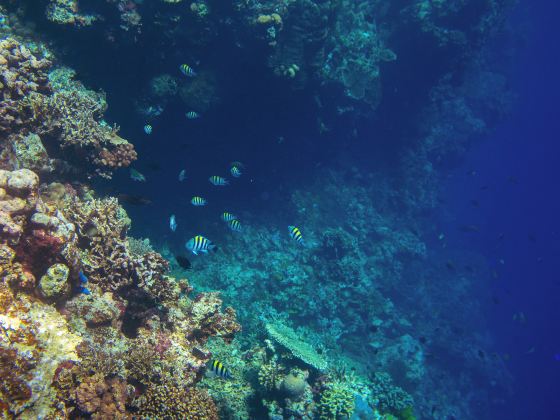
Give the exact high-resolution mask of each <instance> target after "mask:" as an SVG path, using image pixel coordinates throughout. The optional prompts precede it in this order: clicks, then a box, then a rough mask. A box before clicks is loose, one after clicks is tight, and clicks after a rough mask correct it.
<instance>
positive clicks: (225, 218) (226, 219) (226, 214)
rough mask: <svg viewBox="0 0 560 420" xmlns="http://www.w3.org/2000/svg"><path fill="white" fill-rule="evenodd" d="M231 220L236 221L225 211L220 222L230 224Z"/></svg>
mask: <svg viewBox="0 0 560 420" xmlns="http://www.w3.org/2000/svg"><path fill="white" fill-rule="evenodd" d="M233 219H236V217H235V215H233V214H231V213H228V212H227V211H224V212H223V213H222V220H223V221H224V222H231V221H232V220H233Z"/></svg>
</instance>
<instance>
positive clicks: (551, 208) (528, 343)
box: [445, 2, 560, 419]
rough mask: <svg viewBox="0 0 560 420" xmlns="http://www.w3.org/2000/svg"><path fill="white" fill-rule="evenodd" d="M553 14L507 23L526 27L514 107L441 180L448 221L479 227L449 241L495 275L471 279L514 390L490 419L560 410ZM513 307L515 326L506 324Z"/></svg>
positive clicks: (541, 7) (558, 61)
mask: <svg viewBox="0 0 560 420" xmlns="http://www.w3.org/2000/svg"><path fill="white" fill-rule="evenodd" d="M558 13H560V7H559V5H558V3H557V2H535V3H531V4H523V5H522V7H521V8H520V9H519V10H518V11H517V15H516V16H515V20H514V24H517V25H519V28H524V29H527V31H526V33H527V39H526V44H525V45H524V46H523V47H522V48H520V50H519V55H518V57H517V58H516V61H515V62H516V65H515V67H514V68H513V77H512V81H513V87H514V90H515V91H516V92H517V93H518V95H519V98H518V100H517V103H516V107H515V109H514V113H513V115H512V116H511V117H510V118H508V119H507V121H504V122H503V123H502V124H500V126H499V127H498V128H497V129H496V130H495V132H494V133H492V134H491V135H489V136H488V137H486V138H483V139H480V141H479V142H478V143H477V145H476V146H475V147H473V148H472V150H470V152H469V153H468V154H467V156H466V158H465V161H464V162H463V163H462V164H461V165H460V166H459V167H458V168H456V169H455V170H453V172H452V174H451V175H450V177H449V179H448V181H447V188H446V191H447V192H446V194H445V200H446V209H445V210H446V211H447V212H448V216H449V215H451V216H450V220H454V221H459V223H463V224H478V225H480V226H481V230H480V232H479V233H471V234H464V233H461V232H458V231H455V233H454V235H453V236H454V237H453V242H454V244H455V245H457V246H460V247H464V248H465V249H468V250H473V251H478V252H480V253H481V254H483V255H484V256H485V258H486V260H487V262H488V264H489V265H490V266H491V267H494V269H495V270H496V273H497V278H494V276H492V277H491V278H481V279H480V281H481V282H483V283H484V287H485V288H486V289H487V296H486V299H487V304H486V311H485V316H486V318H487V320H488V325H489V327H490V328H491V331H492V335H493V336H494V339H495V342H496V346H497V351H498V352H500V353H502V354H504V353H507V354H509V355H511V359H510V360H509V362H508V363H507V366H508V369H509V370H510V372H511V373H512V375H513V377H514V387H515V396H514V398H513V399H512V400H511V401H510V402H509V403H508V404H506V405H505V407H504V410H503V411H501V410H500V411H498V412H496V413H495V416H496V417H495V418H511V419H531V418H534V419H536V418H542V419H552V418H557V417H558V412H559V409H560V400H559V399H558V390H559V389H560V361H559V360H556V359H555V355H557V354H559V353H560V335H559V334H558V325H559V322H560V316H559V310H560V258H559V257H560V218H559V215H560V196H559V194H558V183H559V181H560V176H559V171H560V167H559V164H560V145H559V144H558V128H559V121H560V111H559V107H558V100H559V98H560V82H559V78H558V75H559V74H560V54H558V45H557V40H558V30H557V26H556V25H557V22H556V19H557V16H558ZM472 171H475V174H472ZM486 186H487V187H488V189H481V187H482V188H485V187H486ZM471 200H477V201H478V202H479V206H478V207H473V205H472V203H471ZM500 260H502V261H503V263H502V261H500ZM494 301H495V302H494ZM496 302H497V303H496ZM520 311H522V312H523V313H524V314H525V316H526V320H527V321H526V323H525V324H524V325H523V324H521V323H519V322H516V321H514V320H513V315H514V314H515V313H519V312H520Z"/></svg>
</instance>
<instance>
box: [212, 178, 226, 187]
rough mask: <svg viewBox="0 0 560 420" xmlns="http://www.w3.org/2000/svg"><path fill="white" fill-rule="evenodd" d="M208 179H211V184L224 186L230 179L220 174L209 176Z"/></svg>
mask: <svg viewBox="0 0 560 420" xmlns="http://www.w3.org/2000/svg"><path fill="white" fill-rule="evenodd" d="M208 181H210V184H212V185H216V186H219V187H223V186H224V185H228V184H229V181H228V180H227V179H225V178H224V177H221V176H218V175H212V176H211V177H210V178H208Z"/></svg>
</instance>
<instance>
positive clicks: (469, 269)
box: [465, 264, 474, 273]
mask: <svg viewBox="0 0 560 420" xmlns="http://www.w3.org/2000/svg"><path fill="white" fill-rule="evenodd" d="M465 270H466V271H468V272H469V273H474V268H473V267H472V266H471V265H468V264H467V265H465Z"/></svg>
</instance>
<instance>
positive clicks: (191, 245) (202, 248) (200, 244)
mask: <svg viewBox="0 0 560 420" xmlns="http://www.w3.org/2000/svg"><path fill="white" fill-rule="evenodd" d="M185 248H187V249H188V250H189V251H191V252H192V253H193V254H194V255H198V253H199V252H202V253H203V254H207V253H208V251H212V250H214V251H215V250H217V247H216V245H214V244H213V243H212V242H211V241H210V240H209V239H207V238H205V237H204V236H202V235H196V236H195V237H194V238H191V239H189V241H188V242H187V243H186V244H185Z"/></svg>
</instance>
